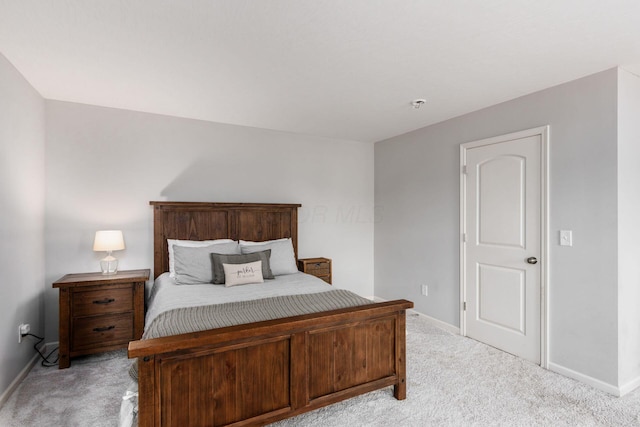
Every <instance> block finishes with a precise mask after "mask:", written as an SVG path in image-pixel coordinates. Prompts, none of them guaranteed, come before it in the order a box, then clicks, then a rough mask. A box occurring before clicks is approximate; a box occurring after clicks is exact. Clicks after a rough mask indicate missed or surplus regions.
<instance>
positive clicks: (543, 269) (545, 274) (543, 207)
mask: <svg viewBox="0 0 640 427" xmlns="http://www.w3.org/2000/svg"><path fill="white" fill-rule="evenodd" d="M549 133H550V129H549V125H546V126H541V127H537V128H532V129H527V130H523V131H520V132H513V133H509V134H505V135H499V136H495V137H491V138H486V139H481V140H477V141H471V142H466V143H463V144H460V335H462V336H467V331H466V311H465V310H464V306H465V302H466V289H465V285H466V271H465V264H466V246H465V235H466V234H465V233H466V230H465V224H466V186H467V177H466V166H465V165H466V158H467V150H468V149H470V148H474V147H481V146H485V145H492V144H498V143H500V142H506V141H511V140H514V139H521V138H527V137H531V136H537V135H540V140H541V147H540V148H541V153H540V169H541V170H540V181H541V182H540V191H541V193H542V194H541V195H540V218H541V224H540V252H541V253H540V366H541V367H543V368H545V369H548V364H549V330H548V327H549Z"/></svg>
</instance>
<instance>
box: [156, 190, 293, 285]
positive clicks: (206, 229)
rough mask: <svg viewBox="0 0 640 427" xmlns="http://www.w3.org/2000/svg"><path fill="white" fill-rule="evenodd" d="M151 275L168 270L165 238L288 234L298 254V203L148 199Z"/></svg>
mask: <svg viewBox="0 0 640 427" xmlns="http://www.w3.org/2000/svg"><path fill="white" fill-rule="evenodd" d="M149 204H150V205H151V206H153V276H154V277H158V276H159V275H161V274H162V273H164V272H165V271H169V250H168V246H167V239H182V240H212V239H233V240H239V239H242V240H253V241H263V240H273V239H279V238H282V237H291V240H292V241H293V250H294V252H295V255H296V259H297V258H298V208H299V207H300V206H301V205H298V204H273V203H205V202H149Z"/></svg>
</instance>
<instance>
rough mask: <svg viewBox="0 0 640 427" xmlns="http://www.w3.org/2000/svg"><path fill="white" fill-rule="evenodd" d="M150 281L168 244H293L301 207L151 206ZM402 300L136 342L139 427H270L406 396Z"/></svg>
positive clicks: (162, 265)
mask: <svg viewBox="0 0 640 427" xmlns="http://www.w3.org/2000/svg"><path fill="white" fill-rule="evenodd" d="M150 204H151V205H152V206H153V208H154V277H158V276H159V275H160V274H161V273H163V272H165V271H168V250H167V238H173V239H189V240H207V239H218V238H232V239H243V240H255V241H262V240H271V239H276V238H281V237H291V238H292V240H293V244H294V249H295V251H296V257H297V237H298V236H297V224H298V218H297V211H298V207H300V205H297V204H246V203H241V204H234V203H192V202H150ZM411 307H413V303H412V302H410V301H406V300H398V301H390V302H385V303H377V304H373V303H372V304H370V305H365V306H359V307H353V308H346V309H340V310H333V311H327V312H322V313H316V314H310V315H303V316H295V317H288V318H284V319H277V320H271V321H265V322H257V323H251V324H247V325H239V326H232V327H227V328H220V329H213V330H207V331H203V332H194V333H189V334H182V335H175V336H171V337H164V338H156V339H149V340H140V341H132V342H131V343H129V357H130V358H138V372H139V379H138V392H139V414H138V425H139V426H140V427H150V426H180V427H182V426H221V425H233V426H248V425H265V424H269V423H271V422H275V421H277V420H280V419H284V418H289V417H292V416H295V415H298V414H301V413H304V412H307V411H310V410H313V409H316V408H320V407H322V406H325V405H329V404H331V403H335V402H338V401H341V400H344V399H348V398H350V397H353V396H357V395H360V394H363V393H366V392H369V391H372V390H376V389H379V388H383V387H387V386H394V396H395V397H396V399H399V400H402V399H404V398H405V397H406V378H405V353H406V349H405V310H406V309H408V308H411Z"/></svg>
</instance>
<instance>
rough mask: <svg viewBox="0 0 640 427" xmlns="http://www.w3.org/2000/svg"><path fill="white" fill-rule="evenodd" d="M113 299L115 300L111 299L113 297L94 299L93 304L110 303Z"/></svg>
mask: <svg viewBox="0 0 640 427" xmlns="http://www.w3.org/2000/svg"><path fill="white" fill-rule="evenodd" d="M114 301H115V299H113V298H105V299H98V300H95V301H94V302H93V303H94V304H111V303H112V302H114Z"/></svg>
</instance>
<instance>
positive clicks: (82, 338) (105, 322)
mask: <svg viewBox="0 0 640 427" xmlns="http://www.w3.org/2000/svg"><path fill="white" fill-rule="evenodd" d="M132 339H133V313H123V314H113V315H108V316H96V317H87V318H84V319H82V321H80V322H76V323H75V324H74V325H73V345H72V347H73V350H79V349H82V348H90V347H94V346H99V347H103V346H108V345H114V344H118V343H125V342H128V341H131V340H132Z"/></svg>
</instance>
